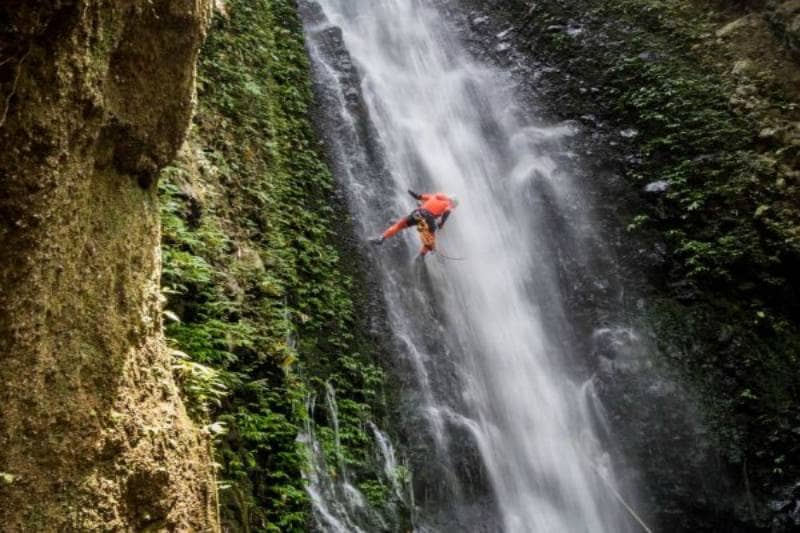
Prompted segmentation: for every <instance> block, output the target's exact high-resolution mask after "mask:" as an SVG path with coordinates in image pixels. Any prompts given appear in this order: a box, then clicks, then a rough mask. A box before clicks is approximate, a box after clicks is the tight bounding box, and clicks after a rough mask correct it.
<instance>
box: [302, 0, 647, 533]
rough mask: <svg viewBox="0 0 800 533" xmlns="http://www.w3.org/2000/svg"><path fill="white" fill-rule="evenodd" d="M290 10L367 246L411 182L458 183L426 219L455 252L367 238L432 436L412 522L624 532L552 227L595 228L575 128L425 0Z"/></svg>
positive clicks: (425, 188) (417, 463)
mask: <svg viewBox="0 0 800 533" xmlns="http://www.w3.org/2000/svg"><path fill="white" fill-rule="evenodd" d="M301 9H302V12H303V17H304V21H305V25H306V31H307V35H308V40H307V42H308V48H309V52H310V55H311V58H312V61H313V66H314V75H315V83H316V85H317V92H318V95H319V100H320V104H321V106H322V108H323V110H324V113H323V115H324V116H323V117H321V119H320V121H321V123H322V127H323V129H324V130H325V138H326V141H327V145H328V150H329V152H330V156H331V158H332V160H333V161H332V165H333V168H334V172H335V174H336V177H337V179H338V180H339V182H340V183H341V185H342V189H343V190H344V191H345V192H346V195H347V200H348V206H349V209H350V211H351V214H352V217H353V220H354V223H355V226H356V230H357V231H359V232H361V233H362V234H363V238H364V246H370V245H369V244H367V242H366V240H367V238H368V237H372V236H375V235H377V234H379V233H380V232H381V231H382V230H383V229H385V227H386V226H387V225H388V224H389V223H390V222H391V221H392V220H393V219H396V218H397V217H399V216H402V215H404V214H407V213H408V212H410V210H411V209H413V207H414V203H413V200H412V199H411V198H410V197H409V196H408V195H407V194H406V189H409V188H411V189H413V190H415V191H418V192H433V191H444V192H445V193H451V194H456V195H458V196H459V198H460V199H461V202H460V206H459V207H458V208H457V209H456V210H455V211H454V213H453V215H452V216H451V218H450V220H449V221H448V224H447V226H446V227H445V228H444V229H443V230H442V231H440V232H439V233H437V235H438V246H439V250H440V251H442V252H444V255H450V256H458V257H460V258H463V260H461V261H452V260H448V259H447V258H446V257H444V255H441V254H440V255H436V254H434V255H433V256H431V257H429V258H427V259H425V261H424V262H422V261H416V262H415V260H414V259H413V257H414V255H415V253H416V250H417V248H418V243H417V235H416V232H415V231H413V230H409V231H406V232H404V233H402V234H400V235H399V236H397V237H395V238H393V239H391V240H389V241H387V242H386V243H385V244H384V245H383V246H381V247H380V248H377V247H376V248H375V249H374V250H373V249H370V250H369V252H370V253H373V252H374V254H373V255H374V257H375V262H376V265H377V268H378V270H379V272H380V273H381V287H382V290H383V295H384V299H385V305H386V312H387V315H388V322H389V325H390V326H391V332H390V333H391V335H392V339H393V342H394V345H395V347H396V351H397V357H398V358H399V359H400V360H402V362H403V364H404V365H405V368H407V369H408V370H409V372H410V373H411V374H413V378H414V380H413V381H414V391H413V392H411V393H409V394H410V395H411V396H410V401H409V402H408V403H409V404H412V403H413V404H414V406H415V410H416V412H410V413H409V414H408V416H409V417H410V418H412V419H414V420H419V421H421V424H420V425H419V426H418V427H415V432H411V431H409V435H410V436H411V438H415V433H416V432H418V433H424V435H425V436H420V437H418V438H419V441H418V442H417V447H418V448H419V447H420V445H421V444H425V445H426V446H427V448H426V450H427V452H426V453H427V454H428V455H427V456H426V457H425V458H423V459H417V460H412V464H411V469H412V472H411V474H413V476H414V479H415V485H420V486H422V487H423V488H424V489H425V490H423V491H419V490H418V491H417V492H424V493H423V494H419V495H416V498H415V501H416V504H417V505H419V506H420V520H421V523H420V525H419V530H425V531H434V530H438V531H498V530H503V531H508V532H527V531H539V532H593V533H594V532H600V531H609V532H615V533H616V532H624V531H634V530H635V528H634V526H633V525H632V522H631V520H630V518H629V517H628V516H627V515H626V514H625V511H624V510H623V509H622V507H621V506H620V502H619V501H617V500H616V499H615V497H614V495H613V494H612V492H614V493H618V492H617V491H620V492H624V491H625V490H628V489H626V488H623V487H618V486H617V481H616V480H615V476H614V468H613V464H612V463H613V462H612V461H611V459H610V456H609V453H608V451H607V450H605V449H604V448H603V446H604V444H603V442H604V440H603V439H602V438H601V435H600V434H601V433H604V432H605V431H606V426H605V421H604V420H603V409H602V406H600V405H599V401H598V400H597V398H596V396H595V395H594V394H593V391H592V389H591V387H590V385H588V384H583V385H582V384H581V383H578V382H576V381H575V378H574V377H573V376H572V375H571V374H570V372H568V367H569V366H570V365H572V364H573V363H574V358H575V354H574V353H572V349H571V343H570V341H569V331H570V327H569V324H568V323H567V319H566V318H565V316H566V313H565V311H564V309H563V307H564V306H563V303H562V302H563V300H564V294H563V293H562V291H563V290H564V289H563V286H562V285H561V284H560V283H559V279H558V275H559V272H558V268H557V264H556V263H557V260H556V256H557V255H558V253H559V249H558V248H557V246H556V245H555V244H554V243H557V242H559V241H567V242H570V243H571V246H570V247H569V249H570V250H572V251H573V252H572V253H573V255H574V257H573V259H574V260H575V261H578V262H580V261H584V260H585V258H584V257H582V254H583V253H585V249H586V246H585V243H586V242H587V239H590V238H592V223H591V220H589V218H588V217H587V216H586V215H585V214H584V212H585V209H584V204H585V200H584V199H583V197H582V195H581V190H580V187H579V186H578V185H579V184H576V183H573V180H572V177H571V176H570V175H569V173H568V172H565V171H564V170H563V169H562V168H561V166H560V165H559V163H558V158H557V157H556V155H557V154H559V153H561V151H563V145H562V142H561V141H562V139H564V137H566V136H569V135H573V134H574V133H575V132H574V130H573V128H572V127H571V126H570V125H547V124H542V123H540V122H539V121H537V119H536V116H535V115H533V113H532V111H531V110H530V109H529V108H528V106H525V105H522V104H521V103H520V102H519V101H518V99H517V96H516V95H515V86H514V81H513V79H512V78H511V77H510V76H508V75H507V74H506V73H504V72H503V71H501V70H500V69H498V68H496V67H494V66H492V65H490V64H484V63H481V62H480V61H477V60H476V59H474V58H472V57H471V56H470V55H469V54H468V53H467V52H466V50H465V48H464V46H463V45H462V43H461V42H460V41H459V39H458V35H457V34H456V33H455V32H454V31H453V30H452V28H451V27H449V26H448V24H446V21H445V20H444V19H443V16H442V14H441V13H440V12H439V11H438V10H437V6H436V5H435V4H434V3H432V2H430V1H424V0H319V2H318V3H313V2H310V1H308V2H302V3H301ZM553 208H555V209H557V211H558V213H559V217H560V218H561V219H563V220H564V221H565V222H564V223H563V224H561V225H560V226H559V227H557V228H554V227H553V225H552V224H551V223H550V222H549V220H550V219H549V218H548V213H547V211H548V209H553ZM412 410H413V409H412ZM377 436H378V435H377V434H376V437H377ZM378 441H379V442H380V438H379V437H378ZM387 453H388V452H387ZM427 470H430V472H427V474H426V471H427ZM610 488H611V489H613V490H609V489H610ZM321 527H323V529H324V528H325V527H324V525H323V526H321ZM331 530H334V531H335V530H336V529H335V528H332V529H331Z"/></svg>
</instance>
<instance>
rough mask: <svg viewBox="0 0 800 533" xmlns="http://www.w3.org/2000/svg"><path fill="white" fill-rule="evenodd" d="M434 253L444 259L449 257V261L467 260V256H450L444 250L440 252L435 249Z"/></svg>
mask: <svg viewBox="0 0 800 533" xmlns="http://www.w3.org/2000/svg"><path fill="white" fill-rule="evenodd" d="M434 253H435V254H436V255H438V256H439V257H441V258H442V259H447V260H448V261H466V260H467V258H466V257H450V256H449V255H445V254H443V253H442V252H439V251H435V252H434Z"/></svg>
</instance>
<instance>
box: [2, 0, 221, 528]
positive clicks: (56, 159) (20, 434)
mask: <svg viewBox="0 0 800 533" xmlns="http://www.w3.org/2000/svg"><path fill="white" fill-rule="evenodd" d="M209 16H210V7H209V4H208V3H207V2H204V1H195V0H181V1H159V0H156V1H127V2H122V1H114V2H97V1H84V2H68V1H67V2H60V1H59V2H55V1H54V2H33V3H32V2H24V1H13V0H12V1H8V2H3V3H2V4H0V143H2V146H3V149H2V150H0V175H2V178H0V294H2V304H0V359H1V360H2V365H0V383H2V386H0V403H2V415H1V416H0V472H3V480H4V481H3V482H2V483H0V502H1V503H0V523H2V524H3V525H2V529H3V530H4V531H112V530H113V531H122V530H126V531H128V530H136V531H144V530H154V529H158V530H170V531H174V530H196V531H208V530H214V529H216V513H215V512H214V508H215V491H214V489H213V486H212V484H211V468H210V458H209V456H208V450H207V442H206V440H205V439H204V438H203V437H201V435H199V433H198V432H197V430H196V428H195V427H194V426H193V424H192V423H191V422H190V420H189V418H188V417H187V416H186V413H185V411H184V408H183V404H182V402H181V401H180V398H179V395H178V390H177V388H176V386H175V382H174V379H173V376H172V372H171V368H170V366H171V359H170V358H169V356H168V354H167V350H166V346H165V343H164V336H163V332H162V328H161V301H160V294H159V290H158V287H159V274H160V254H159V247H158V246H159V236H160V235H159V220H158V218H159V211H158V199H157V196H156V190H155V186H154V181H155V178H156V177H157V173H158V171H159V170H160V169H161V168H162V167H163V166H164V165H165V164H166V163H168V162H169V161H170V160H171V159H172V158H173V157H174V155H175V153H176V151H177V149H178V147H179V146H180V144H181V142H182V141H183V138H184V135H185V133H186V129H187V127H188V123H189V119H190V116H191V112H192V96H193V92H194V81H195V60H196V58H197V53H198V50H199V47H200V44H201V42H202V39H203V37H204V35H205V30H206V26H207V23H208V22H209Z"/></svg>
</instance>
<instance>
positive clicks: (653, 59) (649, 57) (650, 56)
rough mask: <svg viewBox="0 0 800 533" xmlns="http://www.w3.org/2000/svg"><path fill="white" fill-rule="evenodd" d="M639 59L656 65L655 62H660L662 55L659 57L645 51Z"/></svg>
mask: <svg viewBox="0 0 800 533" xmlns="http://www.w3.org/2000/svg"><path fill="white" fill-rule="evenodd" d="M637 57H638V58H639V59H641V60H642V61H647V62H648V63H654V62H656V61H659V60H660V59H661V56H660V55H658V54H657V53H655V52H651V51H649V50H648V51H645V52H642V53H641V54H639V55H638V56H637Z"/></svg>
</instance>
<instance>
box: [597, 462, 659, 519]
mask: <svg viewBox="0 0 800 533" xmlns="http://www.w3.org/2000/svg"><path fill="white" fill-rule="evenodd" d="M581 455H584V453H583V451H582V450H581ZM583 458H584V460H585V461H586V462H588V463H589V466H591V467H592V470H594V471H595V473H596V474H597V477H599V478H600V479H602V480H603V483H605V485H606V487H608V488H609V489H610V490H611V494H613V495H614V497H615V498H616V499H617V501H618V502H619V503H621V504H622V506H623V507H624V508H625V510H626V511H628V514H630V515H631V516H632V517H633V519H634V520H636V521H637V522H638V523H639V525H640V526H642V529H643V530H644V531H646V532H647V533H653V530H652V529H650V528H649V527H647V524H645V522H644V520H642V518H641V517H640V516H639V515H638V514H636V511H634V510H633V507H631V506H630V505H628V502H626V501H625V498H623V497H622V494H620V493H619V491H618V490H617V489H616V487H614V485H613V484H612V483H611V482H610V481H609V480H607V479H606V477H605V476H604V475H603V473H602V472H600V469H599V468H597V465H596V464H594V462H593V461H592V460H591V459H589V458H588V457H586V456H585V455H584V457H583Z"/></svg>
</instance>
